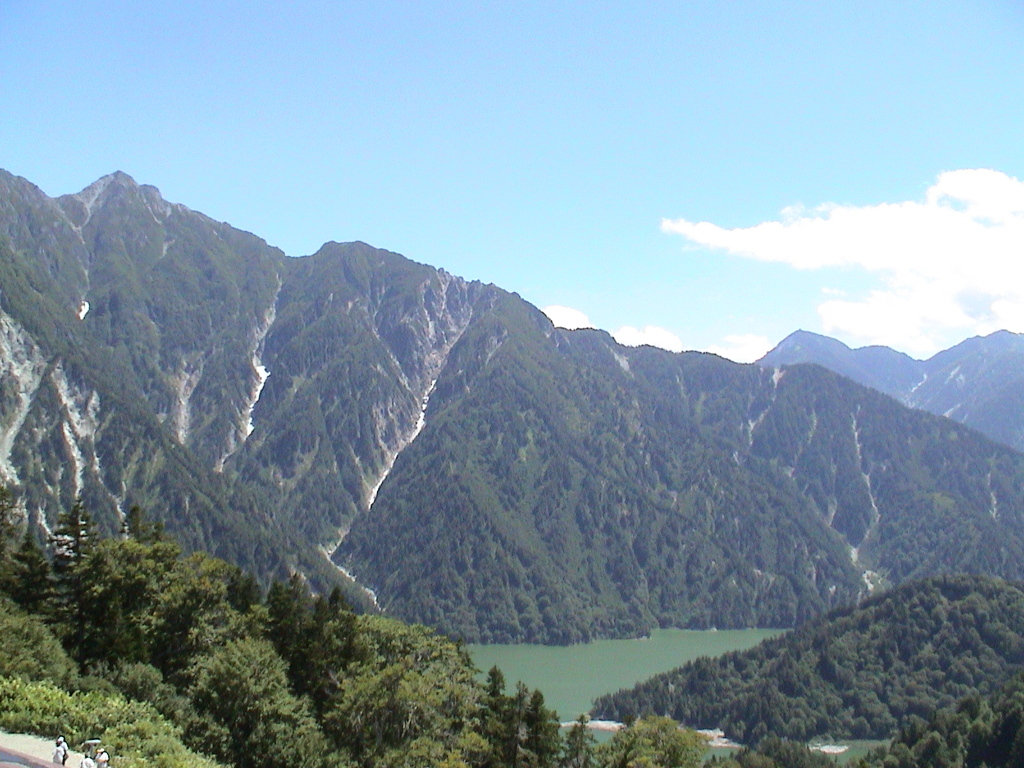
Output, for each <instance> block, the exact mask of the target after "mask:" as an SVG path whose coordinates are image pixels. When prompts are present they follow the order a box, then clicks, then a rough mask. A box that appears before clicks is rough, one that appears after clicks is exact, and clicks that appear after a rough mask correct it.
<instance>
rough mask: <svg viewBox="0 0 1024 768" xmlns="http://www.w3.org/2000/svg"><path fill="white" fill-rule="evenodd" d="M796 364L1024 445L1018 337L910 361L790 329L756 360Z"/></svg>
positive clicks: (993, 338) (1023, 356)
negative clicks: (833, 374) (823, 370)
mask: <svg viewBox="0 0 1024 768" xmlns="http://www.w3.org/2000/svg"><path fill="white" fill-rule="evenodd" d="M799 363H813V364H816V365H820V366H823V367H825V368H828V369H830V370H832V371H834V372H836V373H838V374H840V375H842V376H846V377H848V378H850V379H853V380H854V381H856V382H858V383H860V384H864V385H865V386H868V387H872V388H874V389H877V390H879V391H881V392H884V393H886V394H887V395H890V396H891V397H894V398H896V399H897V400H899V401H900V402H902V403H904V404H905V405H909V406H912V407H914V408H919V409H921V410H925V411H929V412H931V413H934V414H936V415H940V416H946V417H949V418H953V419H956V420H957V421H961V422H963V423H964V424H966V425H968V426H971V427H974V428H976V429H979V430H981V431H982V432H984V433H985V434H987V435H988V436H989V437H991V438H992V439H994V440H998V441H999V442H1002V443H1004V444H1006V445H1009V446H1011V447H1012V448H1016V449H1017V450H1021V449H1024V410H1022V408H1021V403H1022V402H1024V374H1022V373H1021V372H1022V371H1024V334H1019V333H1014V332H1012V331H1008V330H999V331H995V332H994V333H990V334H989V335H987V336H974V337H972V338H969V339H965V340H964V341H961V342H960V343H959V344H957V345H956V346H953V347H950V348H949V349H946V350H943V351H941V352H938V353H937V354H935V355H933V356H932V357H930V358H928V359H927V360H915V359H913V358H911V357H909V356H907V355H905V354H903V353H902V352H897V351H896V350H894V349H891V348H889V347H883V346H871V347H860V348H857V349H851V348H850V347H848V346H846V345H845V344H844V343H843V342H841V341H839V340H837V339H833V338H830V337H828V336H821V335H819V334H816V333H811V332H809V331H795V332H794V333H791V334H790V335H789V336H787V337H786V338H785V339H783V340H782V341H781V342H779V344H778V346H776V347H775V349H773V350H772V351H771V352H769V353H768V354H767V355H765V356H764V357H762V358H761V359H760V360H759V361H758V364H759V365H761V366H763V367H772V366H780V365H796V364H799Z"/></svg>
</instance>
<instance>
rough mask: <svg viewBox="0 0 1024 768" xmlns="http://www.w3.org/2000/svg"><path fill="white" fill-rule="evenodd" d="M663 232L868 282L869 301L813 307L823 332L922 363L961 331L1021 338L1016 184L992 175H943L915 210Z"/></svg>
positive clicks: (1022, 228)
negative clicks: (872, 284)
mask: <svg viewBox="0 0 1024 768" xmlns="http://www.w3.org/2000/svg"><path fill="white" fill-rule="evenodd" d="M662 229H663V230H664V231H666V232H674V233H678V234H681V235H683V236H684V237H686V238H687V239H688V240H690V241H691V242H693V243H696V244H698V245H703V246H707V247H711V248H716V249H721V250H724V251H728V252H730V253H733V254H736V255H739V256H743V257H746V258H751V259H757V260H759V261H770V262H780V263H783V264H788V265H790V266H791V267H794V268H796V269H820V268H823V267H839V266H854V267H860V268H863V269H865V270H868V271H870V272H873V273H875V274H877V275H878V276H879V277H880V279H881V285H880V287H879V288H877V289H876V290H874V291H871V292H870V293H869V294H868V295H867V296H865V297H861V298H859V299H857V300H841V299H839V298H832V299H830V300H828V301H824V302H823V303H822V304H821V305H820V306H819V307H818V312H819V314H820V316H821V319H822V323H823V325H824V330H825V332H826V333H835V334H838V335H846V336H849V337H852V338H855V339H857V340H860V341H863V342H865V343H872V344H888V345H890V346H893V347H896V348H898V349H903V350H904V351H907V352H910V353H916V354H929V353H932V352H934V351H936V350H937V349H940V348H942V347H943V346H947V345H948V343H950V342H949V339H950V338H953V339H954V340H959V338H962V337H963V336H964V335H965V334H984V333H991V332H992V331H994V330H998V329H1000V328H1006V329H1008V330H1011V331H1017V332H1024V183H1021V182H1020V181H1019V180H1017V179H1016V178H1013V177H1010V176H1007V175H1006V174H1004V173H1000V172H998V171H993V170H985V169H976V170H960V171H949V172H947V173H943V174H941V175H940V176H939V177H938V179H937V180H936V182H935V184H934V185H933V186H932V187H931V188H930V189H929V190H928V192H927V194H926V195H925V199H924V200H923V201H907V202H900V203H884V204H881V205H874V206H862V207H857V206H843V205H831V204H830V205H822V206H819V207H817V208H815V209H811V210H809V209H805V208H803V207H800V206H796V207H791V208H787V209H785V210H783V212H782V217H781V220H780V221H767V222H763V223H761V224H758V225H756V226H753V227H746V228H737V229H723V228H721V227H719V226H717V225H715V224H712V223H710V222H691V221H687V220H685V219H678V220H675V221H670V220H665V221H663V222H662Z"/></svg>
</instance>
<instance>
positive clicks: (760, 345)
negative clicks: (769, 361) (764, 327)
mask: <svg viewBox="0 0 1024 768" xmlns="http://www.w3.org/2000/svg"><path fill="white" fill-rule="evenodd" d="M771 348H772V343H771V342H770V341H768V339H766V338H765V337H764V336H756V335H754V334H752V333H747V334H741V335H736V336H726V337H725V346H719V345H712V346H710V347H708V348H707V349H706V350H704V351H705V352H714V353H715V354H716V355H721V356H722V357H727V358H729V359H730V360H732V361H733V362H737V363H753V362H754V361H756V360H760V359H761V358H762V357H764V356H765V355H766V354H767V353H768V352H769V350H771Z"/></svg>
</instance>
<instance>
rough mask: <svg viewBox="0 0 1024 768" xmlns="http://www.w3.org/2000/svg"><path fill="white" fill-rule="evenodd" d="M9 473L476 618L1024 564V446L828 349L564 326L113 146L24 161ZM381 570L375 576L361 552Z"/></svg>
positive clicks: (51, 491) (56, 499)
mask: <svg viewBox="0 0 1024 768" xmlns="http://www.w3.org/2000/svg"><path fill="white" fill-rule="evenodd" d="M0 311H2V314H0V475H2V478H0V479H2V480H4V481H5V482H7V483H8V484H10V485H11V486H12V487H13V488H14V489H15V490H16V492H17V494H18V496H19V498H20V500H21V502H22V503H23V507H24V509H25V512H26V514H27V516H28V518H29V522H30V523H31V525H32V526H34V527H35V529H37V530H38V531H40V534H42V532H43V531H44V530H45V529H46V528H47V527H48V526H52V524H53V521H54V520H55V519H56V516H57V514H58V511H59V510H61V509H66V508H68V507H70V506H71V504H72V503H73V501H74V500H75V499H76V498H78V497H81V498H82V500H83V502H84V503H85V504H86V506H87V507H88V508H89V509H90V510H91V511H92V512H93V514H94V516H95V518H96V519H97V520H98V522H99V523H100V524H101V526H102V527H103V528H104V529H105V530H107V531H114V530H116V529H117V528H118V527H119V526H120V524H121V518H122V515H123V512H124V511H125V510H127V509H129V508H130V507H131V506H132V505H135V504H137V505H139V506H141V507H143V508H145V509H146V510H147V512H148V513H149V514H150V515H151V516H152V517H155V518H158V519H160V520H162V521H163V522H164V523H165V524H166V526H167V527H168V529H169V530H170V531H171V532H173V533H174V535H175V536H176V537H177V538H178V539H179V540H180V541H181V542H182V543H183V545H184V546H185V548H186V549H188V550H200V549H202V550H207V551H210V552H212V553H214V554H216V555H218V556H220V557H223V558H225V559H228V560H230V561H232V562H234V563H237V564H238V565H240V566H242V567H244V568H247V569H252V570H253V571H255V572H257V573H258V574H260V575H261V578H264V579H269V578H271V577H282V576H285V575H287V574H292V573H301V574H303V575H304V576H305V577H307V578H309V579H311V580H312V581H313V582H314V583H319V584H328V583H343V584H345V585H347V588H348V591H349V595H350V596H351V597H352V598H353V599H361V600H362V601H363V604H364V605H365V606H366V607H370V606H371V605H372V604H373V603H376V604H378V605H379V607H381V608H383V609H384V610H385V611H387V612H389V613H392V614H394V615H396V616H399V617H401V618H404V619H407V620H414V621H420V622H424V623H427V624H430V625H432V626H435V627H438V628H440V629H442V630H444V631H446V632H449V633H452V634H454V635H457V636H459V637H461V638H464V639H466V640H469V641H485V642H488V641H489V642H497V641H517V640H529V641H536V642H542V641H544V642H561V643H565V642H572V641H577V640H585V639H588V638H593V637H602V636H604V637H608V636H628V635H637V634H643V633H645V632H646V631H647V630H649V629H650V628H652V627H655V626H682V627H694V628H700V627H713V626H718V627H723V628H724V627H745V626H753V625H760V626H777V627H787V626H793V625H795V624H796V623H799V622H801V621H804V620H806V619H808V618H811V617H813V616H815V615H817V614H819V613H821V612H823V611H825V610H828V609H829V608H831V607H833V606H836V605H841V604H846V603H848V602H850V601H852V600H855V599H857V598H858V597H861V596H863V595H864V594H866V593H867V592H868V590H869V589H870V588H871V587H873V586H875V585H876V584H878V583H880V582H885V581H888V582H891V583H899V582H901V581H904V580H907V579H909V578H914V577H918V576H925V575H929V574H933V573H940V572H944V571H947V570H949V569H956V570H966V571H971V572H977V573H988V574H994V575H999V576H1003V577H1007V578H1024V573H1022V571H1024V457H1022V456H1021V455H1019V454H1017V453H1016V452H1014V451H1012V450H1010V449H1009V448H1006V447H1003V446H1001V445H998V444H996V443H994V442H992V441H990V440H988V439H986V438H985V437H983V436H982V435H980V434H978V433H976V432H974V431H972V430H971V429H969V428H967V427H964V426H961V425H959V424H956V423H954V422H951V421H949V420H947V419H943V418H939V417H935V416H932V415H930V414H927V413H923V412H920V411H914V410H911V409H908V408H906V407H903V406H901V405H900V404H898V403H896V402H895V401H893V400H892V399H890V398H888V397H885V396H884V395H881V394H879V393H877V392H875V391H872V390H870V389H868V388H865V387H863V386H860V385H858V384H855V383H853V382H851V381H849V380H847V379H844V378H842V377H840V376H838V375H836V374H834V373H831V372H829V371H826V370H824V369H821V368H817V367H813V366H796V367H793V368H787V369H776V368H761V367H757V366H745V365H737V364H734V363H731V362H729V361H726V360H723V359H721V358H718V357H715V356H713V355H708V354H701V353H684V354H672V353H669V352H665V351H663V350H658V349H654V348H650V347H642V348H627V347H622V346H620V345H618V344H616V343H615V341H614V340H613V339H612V338H611V337H610V336H609V335H608V334H605V333H603V332H600V331H594V330H580V331H565V330H561V329H556V328H554V327H553V326H552V325H551V323H550V321H549V320H548V319H547V318H546V317H545V316H544V315H543V314H542V313H541V312H540V311H538V310H537V309H536V308H535V307H533V306H531V305H530V304H528V303H527V302H525V301H523V300H522V299H521V298H519V297H518V296H517V295H515V294H511V293H508V292H506V291H503V290H501V289H499V288H497V287H495V286H492V285H483V284H481V283H477V282H468V281H465V280H462V279H461V278H458V277H455V276H452V275H450V274H448V273H446V272H444V271H443V270H438V269H434V268H432V267H428V266H425V265H421V264H416V263H414V262H412V261H409V260H407V259H405V258H403V257H401V256H399V255H397V254H394V253H390V252H388V251H382V250H378V249H375V248H372V247H370V246H368V245H365V244H363V243H347V244H338V243H328V244H327V245H325V246H323V247H322V248H321V249H320V250H319V251H318V252H317V253H316V254H313V255H311V256H306V257H302V258H290V257H287V256H285V255H284V254H283V253H282V252H281V251H279V250H278V249H276V248H273V247H271V246H269V245H267V244H266V243H265V242H264V241H262V240H260V239H259V238H257V237H255V236H254V235H250V234H248V233H245V232H241V231H238V230H236V229H234V228H232V227H230V226H229V225H227V224H223V223H218V222H215V221H213V220H211V219H209V218H208V217H206V216H203V215H202V214H199V213H196V212H194V211H191V210H189V209H187V208H185V207H184V206H181V205H176V204H170V203H167V202H166V201H164V200H163V199H162V198H161V197H160V195H159V193H158V192H157V190H156V189H155V188H153V187H147V186H141V185H138V184H136V183H135V182H134V181H133V180H132V179H131V178H129V177H128V176H125V175H124V174H113V175H111V176H107V177H104V178H103V179H101V180H100V181H98V182H96V183H95V184H93V185H91V186H90V187H88V188H86V189H85V190H83V191H82V192H80V193H78V194H76V195H69V196H65V197H61V198H56V199H53V198H50V197H48V196H46V195H45V194H44V193H42V192H41V191H40V190H39V189H38V188H36V187H35V186H33V185H32V184H30V183H29V182H27V181H25V180H24V179H20V178H18V177H15V176H12V175H10V174H6V173H2V172H0ZM353 577H354V578H355V579H356V580H357V582H353Z"/></svg>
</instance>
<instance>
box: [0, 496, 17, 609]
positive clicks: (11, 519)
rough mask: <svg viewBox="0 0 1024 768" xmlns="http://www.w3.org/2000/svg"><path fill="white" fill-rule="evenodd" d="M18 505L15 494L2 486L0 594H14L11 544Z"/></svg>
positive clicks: (0, 500)
mask: <svg viewBox="0 0 1024 768" xmlns="http://www.w3.org/2000/svg"><path fill="white" fill-rule="evenodd" d="M16 512H17V505H16V504H15V501H14V494H12V493H11V491H10V489H9V488H8V487H7V486H2V485H0V592H5V593H7V594H9V595H13V594H14V589H15V587H16V584H15V582H14V563H13V562H12V559H11V543H12V541H13V539H14V531H15V528H16V525H15V514H16Z"/></svg>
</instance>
